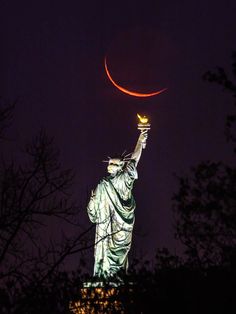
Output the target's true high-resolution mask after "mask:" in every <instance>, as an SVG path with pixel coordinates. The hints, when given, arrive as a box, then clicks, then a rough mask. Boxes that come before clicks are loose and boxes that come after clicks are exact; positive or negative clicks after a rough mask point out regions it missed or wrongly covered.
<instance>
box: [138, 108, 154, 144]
mask: <svg viewBox="0 0 236 314" xmlns="http://www.w3.org/2000/svg"><path fill="white" fill-rule="evenodd" d="M137 117H138V119H139V123H138V130H140V131H141V132H142V131H145V130H150V129H151V124H150V123H148V118H147V117H146V116H140V115H139V114H138V113H137ZM142 145H143V149H144V148H145V147H146V143H142Z"/></svg>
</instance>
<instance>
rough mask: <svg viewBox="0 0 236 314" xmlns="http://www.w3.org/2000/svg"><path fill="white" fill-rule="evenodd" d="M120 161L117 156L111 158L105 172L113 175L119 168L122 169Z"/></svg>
mask: <svg viewBox="0 0 236 314" xmlns="http://www.w3.org/2000/svg"><path fill="white" fill-rule="evenodd" d="M122 165H123V163H122V161H121V160H120V159H118V158H111V159H110V160H109V162H108V166H107V172H108V173H110V174H113V175H115V174H116V173H117V172H118V171H119V170H121V169H122Z"/></svg>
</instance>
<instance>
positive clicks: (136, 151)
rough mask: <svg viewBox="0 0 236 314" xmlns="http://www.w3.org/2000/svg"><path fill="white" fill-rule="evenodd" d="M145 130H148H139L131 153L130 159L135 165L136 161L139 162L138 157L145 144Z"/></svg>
mask: <svg viewBox="0 0 236 314" xmlns="http://www.w3.org/2000/svg"><path fill="white" fill-rule="evenodd" d="M147 132H148V130H147V129H144V130H141V133H140V135H139V138H138V141H137V144H136V146H135V149H134V151H133V153H132V155H131V159H133V160H135V164H136V166H137V165H138V162H139V160H140V157H141V155H142V150H143V148H144V147H145V145H146V141H147V136H148V133H147Z"/></svg>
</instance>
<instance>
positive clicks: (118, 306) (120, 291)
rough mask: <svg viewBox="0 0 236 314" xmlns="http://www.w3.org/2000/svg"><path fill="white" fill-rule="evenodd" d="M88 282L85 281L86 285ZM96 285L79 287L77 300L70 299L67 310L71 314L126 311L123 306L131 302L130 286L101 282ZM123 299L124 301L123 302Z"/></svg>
mask: <svg viewBox="0 0 236 314" xmlns="http://www.w3.org/2000/svg"><path fill="white" fill-rule="evenodd" d="M87 284H88V283H85V285H87ZM93 284H97V287H95V286H90V287H83V288H81V289H80V295H79V298H78V300H76V301H71V302H70V304H69V310H70V312H71V313H73V314H87V313H88V314H93V313H96V314H104V313H107V314H109V313H116V312H117V311H119V313H126V311H125V307H126V305H127V302H128V303H132V294H133V288H132V287H131V286H123V287H121V286H120V287H113V286H109V285H108V284H107V283H106V284H104V283H103V282H101V283H100V286H99V282H97V283H95V282H93ZM124 301H125V302H124Z"/></svg>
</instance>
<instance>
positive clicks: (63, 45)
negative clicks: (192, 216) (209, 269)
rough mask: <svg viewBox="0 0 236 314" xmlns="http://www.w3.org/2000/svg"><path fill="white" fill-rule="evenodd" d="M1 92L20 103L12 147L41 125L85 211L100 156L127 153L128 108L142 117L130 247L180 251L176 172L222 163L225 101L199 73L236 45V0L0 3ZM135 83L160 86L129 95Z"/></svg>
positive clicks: (226, 154) (133, 129)
mask: <svg viewBox="0 0 236 314" xmlns="http://www.w3.org/2000/svg"><path fill="white" fill-rule="evenodd" d="M0 25H1V27H0V31H1V49H0V56H1V59H0V60H1V63H0V65H1V71H0V94H1V95H2V96H3V97H5V98H6V99H10V100H15V99H18V102H17V106H16V110H15V116H14V120H13V124H12V127H11V128H10V130H9V134H10V135H9V136H10V137H11V139H12V140H13V141H12V142H11V143H12V145H10V144H9V145H10V146H11V147H10V148H11V153H12V154H13V156H14V157H15V158H20V155H19V154H18V153H17V151H18V149H19V148H20V147H21V146H22V145H23V144H24V143H25V142H26V141H28V140H29V139H30V138H31V137H32V136H34V135H35V134H37V132H38V131H39V130H40V128H41V127H44V128H45V129H46V130H47V132H48V133H49V135H51V136H54V137H55V140H56V143H57V145H58V147H59V148H60V150H61V160H62V163H63V165H64V166H65V167H69V168H73V169H75V170H76V173H77V177H76V185H75V187H74V192H75V196H76V198H77V200H78V202H79V204H80V205H81V209H82V210H83V211H84V221H85V224H88V225H89V224H90V222H89V220H88V218H87V215H86V200H87V196H88V191H90V190H91V189H92V188H95V186H96V184H97V183H98V181H99V180H100V179H101V177H102V176H104V175H105V174H106V169H105V167H106V165H105V164H104V163H102V160H103V159H105V158H106V156H107V155H109V156H111V155H113V154H116V153H122V152H123V151H124V150H125V149H126V150H127V152H131V151H132V150H133V148H134V146H135V143H136V140H137V137H138V131H137V126H136V122H137V121H136V113H137V112H140V113H145V114H146V115H148V116H149V117H150V119H151V123H152V128H151V130H150V133H149V138H148V143H147V147H146V150H144V152H143V156H142V159H141V161H140V164H139V168H138V170H139V179H138V181H137V182H136V185H135V188H134V195H135V198H136V202H137V208H136V225H135V235H134V242H133V247H132V252H133V253H137V254H145V256H146V257H150V256H153V255H154V254H155V250H156V248H157V247H163V246H167V247H168V248H170V249H171V250H172V251H174V250H176V252H177V253H178V250H179V246H178V244H177V243H176V242H175V241H174V231H173V229H172V222H173V218H172V214H171V210H170V208H171V197H172V195H173V193H174V192H175V191H176V189H177V184H176V181H175V179H174V177H173V173H177V174H179V175H181V174H185V173H187V172H188V171H189V168H190V166H193V165H194V164H196V163H198V162H199V161H202V160H207V159H211V160H224V161H227V162H230V161H231V150H232V149H231V147H229V146H228V145H227V144H226V142H225V139H224V136H223V127H224V118H225V115H226V114H227V113H229V111H230V110H231V108H232V107H231V105H232V100H231V98H230V96H228V95H227V94H226V93H224V92H223V91H222V90H221V89H220V88H219V87H218V86H214V85H212V84H209V83H207V82H204V81H203V80H202V79H201V76H202V75H203V73H205V72H206V71H207V70H213V69H214V68H215V66H222V67H225V68H226V69H228V70H230V65H231V59H230V58H231V54H232V51H233V50H234V49H235V40H236V2H235V0H229V1H217V0H214V1H213V0H210V1H206V0H205V1H203V0H199V1H191V0H184V1H168V0H166V1H158V0H155V1H138V0H136V1H133V0H132V1H107V0H104V1H99V0H97V1H89V0H88V1H78V0H76V1H75V0H71V1H32V0H21V1H16V0H13V1H0ZM105 55H106V56H107V61H108V65H109V69H110V71H111V73H112V75H113V77H114V79H115V80H116V81H117V82H119V83H120V84H121V85H123V86H125V87H128V88H130V89H133V90H139V91H152V90H156V89H159V88H163V87H167V88H168V90H167V91H166V92H164V93H162V94H161V95H158V96H156V97H151V98H148V99H143V98H142V99H141V98H135V97H131V96H128V95H125V94H123V93H121V92H120V91H118V90H117V89H116V88H115V87H114V86H113V85H112V84H111V83H110V82H109V80H108V78H107V77H106V74H105V71H104V66H103V60H104V57H105Z"/></svg>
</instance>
